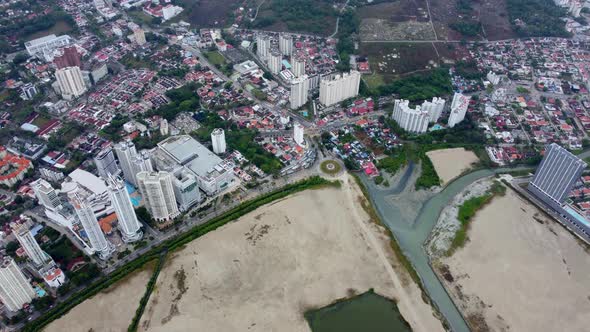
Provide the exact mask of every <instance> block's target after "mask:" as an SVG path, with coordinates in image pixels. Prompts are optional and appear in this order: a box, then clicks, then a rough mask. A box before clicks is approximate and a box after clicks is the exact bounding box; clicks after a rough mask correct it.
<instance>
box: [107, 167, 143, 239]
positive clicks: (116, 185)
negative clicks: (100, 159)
mask: <svg viewBox="0 0 590 332" xmlns="http://www.w3.org/2000/svg"><path fill="white" fill-rule="evenodd" d="M107 186H108V191H109V196H110V197H111V204H113V207H114V208H115V213H116V214H117V220H118V222H119V231H120V232H121V235H122V237H123V241H125V242H135V241H138V240H140V239H141V237H142V236H143V232H142V231H141V224H140V223H139V221H138V220H137V216H136V215H135V210H134V209H133V204H131V198H130V197H129V193H128V192H127V189H126V188H125V182H123V180H121V178H119V177H115V176H112V175H109V177H108V178H107Z"/></svg>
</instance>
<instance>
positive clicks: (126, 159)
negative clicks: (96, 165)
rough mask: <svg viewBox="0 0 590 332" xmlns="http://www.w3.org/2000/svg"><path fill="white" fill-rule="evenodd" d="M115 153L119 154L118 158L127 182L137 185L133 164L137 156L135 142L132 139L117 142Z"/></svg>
mask: <svg viewBox="0 0 590 332" xmlns="http://www.w3.org/2000/svg"><path fill="white" fill-rule="evenodd" d="M115 153H116V154H117V159H119V166H120V167H121V170H122V171H123V177H124V178H125V180H127V182H129V183H131V184H133V185H134V186H137V184H136V182H135V174H136V173H134V170H135V166H134V165H133V160H134V159H135V157H136V156H137V150H135V144H133V142H132V141H130V140H127V141H123V142H120V143H117V144H115Z"/></svg>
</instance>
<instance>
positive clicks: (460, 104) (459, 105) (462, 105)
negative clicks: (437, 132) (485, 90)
mask: <svg viewBox="0 0 590 332" xmlns="http://www.w3.org/2000/svg"><path fill="white" fill-rule="evenodd" d="M470 99H471V97H468V96H464V95H462V94H460V93H458V92H456V93H455V96H453V102H452V103H451V113H450V114H449V122H448V125H449V127H450V128H453V127H454V126H455V125H456V124H457V123H459V122H461V121H463V119H465V114H466V113H467V108H468V107H469V100H470Z"/></svg>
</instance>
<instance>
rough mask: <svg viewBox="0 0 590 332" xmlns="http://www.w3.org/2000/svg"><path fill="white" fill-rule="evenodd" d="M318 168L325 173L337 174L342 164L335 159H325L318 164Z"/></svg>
mask: <svg viewBox="0 0 590 332" xmlns="http://www.w3.org/2000/svg"><path fill="white" fill-rule="evenodd" d="M320 169H321V170H322V172H324V173H326V174H330V175H333V174H338V172H340V171H341V170H342V166H340V164H339V163H338V162H337V161H334V160H325V161H323V162H322V163H321V164H320Z"/></svg>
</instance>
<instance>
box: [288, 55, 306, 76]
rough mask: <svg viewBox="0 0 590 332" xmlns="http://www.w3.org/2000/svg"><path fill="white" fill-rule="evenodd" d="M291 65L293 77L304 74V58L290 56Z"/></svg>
mask: <svg viewBox="0 0 590 332" xmlns="http://www.w3.org/2000/svg"><path fill="white" fill-rule="evenodd" d="M291 62H292V63H291V65H292V68H293V75H294V76H295V77H301V76H303V75H305V59H304V58H301V57H292V58H291Z"/></svg>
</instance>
